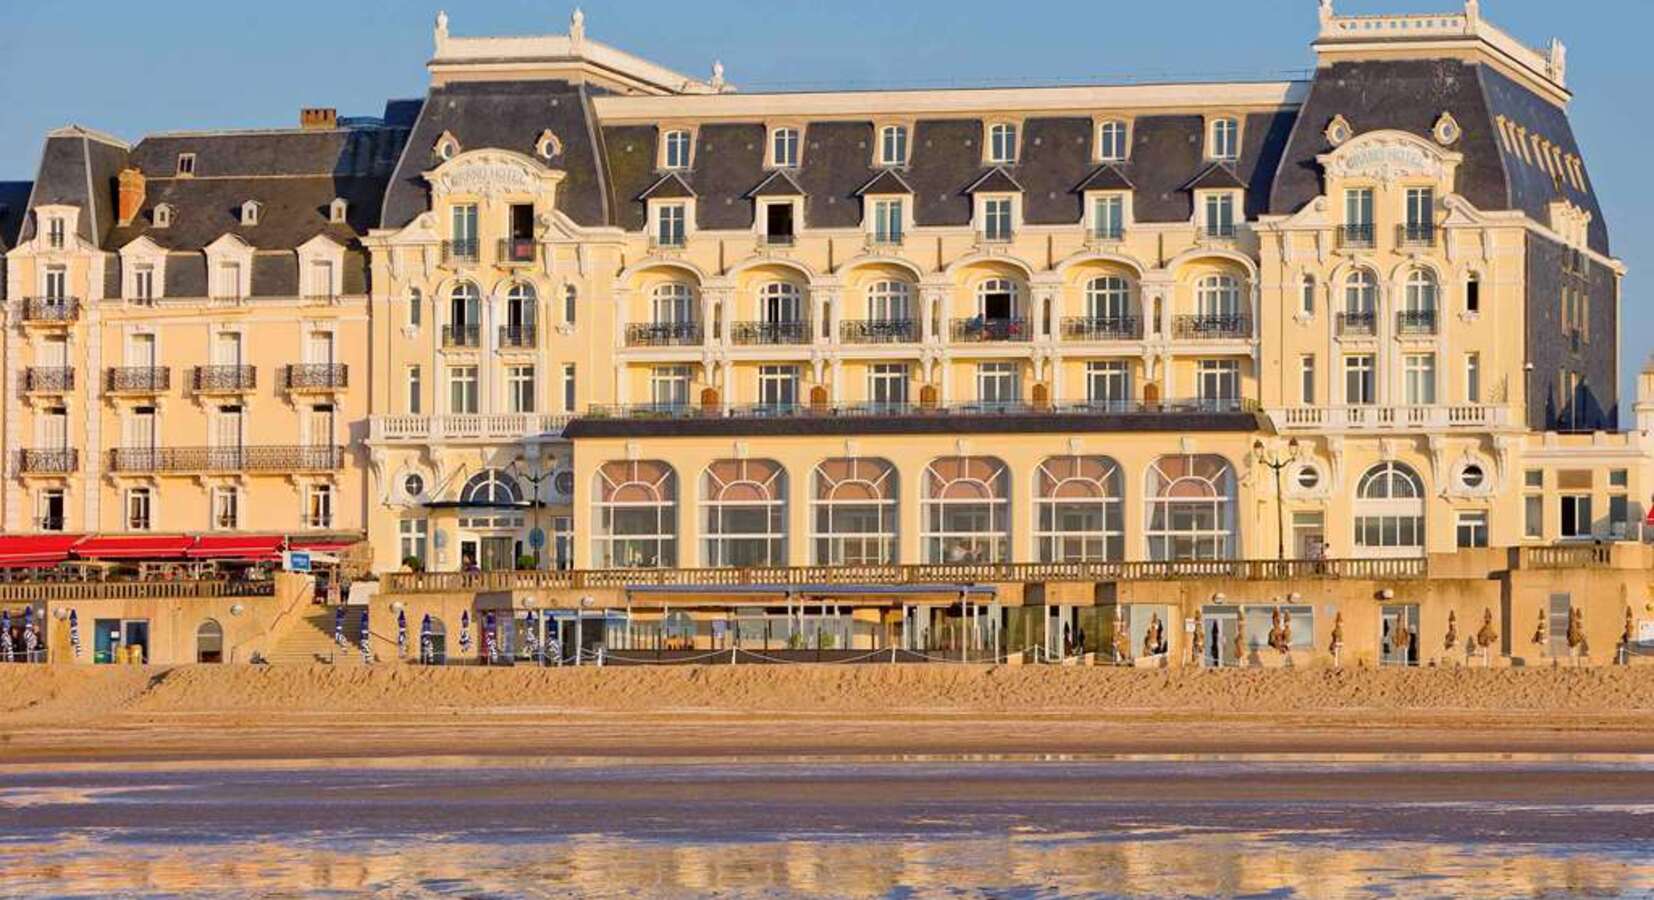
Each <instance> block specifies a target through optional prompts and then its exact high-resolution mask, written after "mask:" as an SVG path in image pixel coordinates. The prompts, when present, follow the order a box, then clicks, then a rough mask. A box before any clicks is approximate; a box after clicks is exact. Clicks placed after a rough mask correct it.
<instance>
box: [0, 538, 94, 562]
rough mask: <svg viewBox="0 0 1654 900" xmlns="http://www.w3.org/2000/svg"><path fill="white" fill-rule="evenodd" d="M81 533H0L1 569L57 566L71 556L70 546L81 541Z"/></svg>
mask: <svg viewBox="0 0 1654 900" xmlns="http://www.w3.org/2000/svg"><path fill="white" fill-rule="evenodd" d="M83 538H84V535H79V534H16V535H0V569H5V568H22V567H31V568H32V567H35V566H55V565H57V564H58V563H60V562H63V561H64V560H66V559H68V558H69V548H71V547H73V546H75V545H76V544H78V543H80V542H81V540H82V539H83Z"/></svg>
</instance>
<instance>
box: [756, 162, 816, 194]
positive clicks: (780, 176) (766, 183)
mask: <svg viewBox="0 0 1654 900" xmlns="http://www.w3.org/2000/svg"><path fill="white" fill-rule="evenodd" d="M747 196H748V197H802V196H804V189H803V188H801V187H799V186H798V182H796V181H794V180H793V177H792V176H791V175H789V174H787V172H786V171H785V170H783V169H776V170H775V171H774V172H771V173H770V174H768V175H766V176H764V180H763V181H760V182H758V186H757V187H755V188H753V189H752V190H750V191H747Z"/></svg>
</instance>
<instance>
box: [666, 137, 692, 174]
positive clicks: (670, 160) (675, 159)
mask: <svg viewBox="0 0 1654 900" xmlns="http://www.w3.org/2000/svg"><path fill="white" fill-rule="evenodd" d="M661 168H663V169H679V170H681V169H687V168H689V132H687V131H668V132H667V133H666V134H665V136H664V137H662V138H661Z"/></svg>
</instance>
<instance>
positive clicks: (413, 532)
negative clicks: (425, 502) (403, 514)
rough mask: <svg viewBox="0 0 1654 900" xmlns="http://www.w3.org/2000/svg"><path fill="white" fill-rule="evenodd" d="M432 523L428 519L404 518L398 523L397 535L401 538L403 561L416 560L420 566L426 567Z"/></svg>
mask: <svg viewBox="0 0 1654 900" xmlns="http://www.w3.org/2000/svg"><path fill="white" fill-rule="evenodd" d="M430 528H431V523H430V520H428V519H403V520H402V521H400V522H398V523H396V531H397V535H398V537H399V539H400V541H399V543H400V545H401V546H400V548H399V549H400V550H401V553H402V560H401V561H402V563H403V564H404V565H406V564H407V563H408V562H409V561H416V562H417V563H418V564H419V568H421V569H424V568H426V565H425V563H426V553H427V550H426V548H427V546H428V545H429V538H430Z"/></svg>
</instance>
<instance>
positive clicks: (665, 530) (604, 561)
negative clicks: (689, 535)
mask: <svg viewBox="0 0 1654 900" xmlns="http://www.w3.org/2000/svg"><path fill="white" fill-rule="evenodd" d="M594 479H595V483H594V484H593V486H592V512H593V516H592V519H593V523H592V524H593V528H592V562H593V565H595V566H597V567H598V568H601V569H652V568H661V567H671V566H675V565H677V564H678V477H677V473H676V472H674V471H673V470H672V467H671V466H670V465H667V464H666V463H664V462H661V461H659V460H623V461H622V460H617V461H614V462H607V463H604V464H603V465H602V466H601V467H599V468H598V470H597V474H596V476H594Z"/></svg>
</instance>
